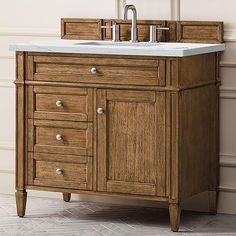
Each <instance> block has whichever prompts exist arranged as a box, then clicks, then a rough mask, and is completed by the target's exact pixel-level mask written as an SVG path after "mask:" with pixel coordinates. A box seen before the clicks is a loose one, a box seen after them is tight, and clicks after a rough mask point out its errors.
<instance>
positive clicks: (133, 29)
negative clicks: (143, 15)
mask: <svg viewBox="0 0 236 236" xmlns="http://www.w3.org/2000/svg"><path fill="white" fill-rule="evenodd" d="M129 10H131V11H132V26H131V40H130V42H132V43H136V42H138V28H137V10H136V8H135V6H134V5H126V6H125V9H124V20H127V19H128V11H129Z"/></svg>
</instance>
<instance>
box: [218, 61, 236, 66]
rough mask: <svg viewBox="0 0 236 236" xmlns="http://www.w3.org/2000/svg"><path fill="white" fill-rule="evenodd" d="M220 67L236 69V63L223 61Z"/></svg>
mask: <svg viewBox="0 0 236 236" xmlns="http://www.w3.org/2000/svg"><path fill="white" fill-rule="evenodd" d="M220 67H229V68H236V61H221V62H220Z"/></svg>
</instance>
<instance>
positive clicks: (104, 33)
mask: <svg viewBox="0 0 236 236" xmlns="http://www.w3.org/2000/svg"><path fill="white" fill-rule="evenodd" d="M113 24H119V25H120V39H121V41H128V40H130V35H131V33H130V29H131V21H130V20H121V19H70V18H63V19H61V38H62V39H87V40H111V39H112V30H111V29H101V26H102V25H107V26H111V25H113ZM137 25H138V39H139V41H144V42H145V41H149V26H150V25H158V26H160V27H169V28H170V30H169V31H163V30H159V31H158V33H157V36H158V40H159V41H162V42H194V43H223V22H213V21H211V22H210V21H165V20H138V21H137Z"/></svg>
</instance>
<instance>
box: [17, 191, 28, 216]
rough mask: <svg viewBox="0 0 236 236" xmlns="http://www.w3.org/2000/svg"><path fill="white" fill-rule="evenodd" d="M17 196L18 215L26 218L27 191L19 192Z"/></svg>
mask: <svg viewBox="0 0 236 236" xmlns="http://www.w3.org/2000/svg"><path fill="white" fill-rule="evenodd" d="M15 196H16V208H17V215H18V216H19V217H24V216H25V208H26V201H27V192H26V191H25V190H18V191H17V192H16V193H15Z"/></svg>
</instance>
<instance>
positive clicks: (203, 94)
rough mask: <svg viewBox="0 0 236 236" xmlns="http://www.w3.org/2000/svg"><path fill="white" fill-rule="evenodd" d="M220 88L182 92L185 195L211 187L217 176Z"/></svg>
mask: <svg viewBox="0 0 236 236" xmlns="http://www.w3.org/2000/svg"><path fill="white" fill-rule="evenodd" d="M217 91H218V86H216V85H210V86H205V87H200V88H196V89H190V90H185V91H182V92H181V94H180V97H181V99H180V108H181V115H180V117H181V120H180V125H181V129H180V132H181V133H180V140H181V141H180V142H181V143H180V144H181V145H180V146H181V153H180V156H181V189H182V197H189V196H192V195H194V194H197V193H199V192H203V191H205V190H208V189H209V185H212V183H211V182H212V181H213V182H215V180H216V178H217V173H216V167H217V165H218V157H217V156H218V153H217V151H216V150H217V147H216V136H217V133H218V132H217V130H218V125H217V120H218V114H217V106H218V105H217V104H218V98H217V94H218V92H217Z"/></svg>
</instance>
